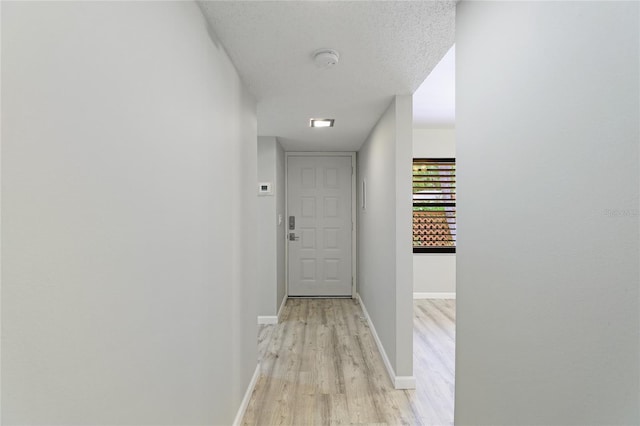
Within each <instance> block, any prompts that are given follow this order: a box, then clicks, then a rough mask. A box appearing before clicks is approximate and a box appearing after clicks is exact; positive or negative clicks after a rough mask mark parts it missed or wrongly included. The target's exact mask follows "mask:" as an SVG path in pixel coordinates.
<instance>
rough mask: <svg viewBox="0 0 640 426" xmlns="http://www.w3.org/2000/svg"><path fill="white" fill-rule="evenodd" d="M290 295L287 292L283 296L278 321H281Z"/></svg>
mask: <svg viewBox="0 0 640 426" xmlns="http://www.w3.org/2000/svg"><path fill="white" fill-rule="evenodd" d="M288 298H289V297H288V296H287V295H286V294H285V295H284V297H283V298H282V303H281V304H280V309H278V322H280V318H282V311H283V310H284V305H285V304H286V303H287V299H288Z"/></svg>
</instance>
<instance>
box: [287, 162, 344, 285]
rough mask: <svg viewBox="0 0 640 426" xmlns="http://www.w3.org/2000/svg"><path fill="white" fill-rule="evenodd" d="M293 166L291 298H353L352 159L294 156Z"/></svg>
mask: <svg viewBox="0 0 640 426" xmlns="http://www.w3.org/2000/svg"><path fill="white" fill-rule="evenodd" d="M287 167H288V170H287V179H288V182H287V204H288V205H287V211H288V214H289V215H290V216H295V227H294V229H291V226H290V227H289V230H288V236H289V238H287V241H288V244H289V262H288V265H289V270H288V279H289V296H351V276H352V271H351V269H352V264H351V256H352V254H351V244H352V240H351V206H352V203H351V200H352V198H351V197H352V193H351V173H352V172H351V156H344V157H339V156H335V157H334V156H327V157H316V156H309V157H302V156H300V157H298V156H295V157H294V156H291V157H289V158H288V162H287ZM287 223H290V222H287Z"/></svg>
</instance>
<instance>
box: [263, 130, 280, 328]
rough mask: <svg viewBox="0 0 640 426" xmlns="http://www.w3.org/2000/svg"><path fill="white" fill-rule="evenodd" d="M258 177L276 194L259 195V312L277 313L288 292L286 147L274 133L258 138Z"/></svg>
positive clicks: (273, 314) (264, 313) (266, 314)
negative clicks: (285, 237) (285, 198)
mask: <svg viewBox="0 0 640 426" xmlns="http://www.w3.org/2000/svg"><path fill="white" fill-rule="evenodd" d="M258 181H260V182H270V183H271V184H272V195H263V196H260V197H258V212H259V213H258V217H259V226H258V254H259V255H258V262H257V263H258V286H259V298H260V302H259V307H258V315H260V316H262V317H273V316H275V315H277V313H278V309H279V308H280V305H281V304H282V300H283V297H284V292H285V289H284V280H285V278H284V265H285V261H284V232H285V231H284V229H285V228H284V227H285V218H284V197H285V184H284V151H283V149H282V146H280V143H279V142H278V140H277V139H276V138H275V137H273V136H268V137H267V136H261V137H259V138H258ZM278 215H281V216H282V223H280V224H279V223H278Z"/></svg>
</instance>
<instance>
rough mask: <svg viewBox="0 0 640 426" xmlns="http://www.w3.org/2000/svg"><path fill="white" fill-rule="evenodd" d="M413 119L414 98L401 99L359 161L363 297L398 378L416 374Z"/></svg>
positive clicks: (376, 129) (378, 126) (360, 289)
mask: <svg viewBox="0 0 640 426" xmlns="http://www.w3.org/2000/svg"><path fill="white" fill-rule="evenodd" d="M411 117H412V114H411V96H396V97H395V99H394V101H393V102H392V103H391V105H390V106H389V109H387V111H386V112H385V113H384V114H383V116H382V117H381V118H380V121H379V122H378V124H376V126H375V127H374V129H373V131H372V132H371V134H370V135H369V137H368V138H367V140H366V142H365V143H364V145H363V146H362V148H361V149H360V151H358V157H357V158H358V160H357V161H358V185H357V187H358V191H359V194H358V196H359V200H360V201H359V209H358V283H357V284H358V293H359V294H360V296H361V298H362V301H363V303H364V305H365V307H366V309H367V310H368V312H369V315H370V316H371V319H372V321H373V324H374V326H375V328H376V331H377V333H378V335H379V337H380V340H381V342H382V345H383V347H384V349H385V352H386V354H387V356H388V357H389V360H390V363H391V365H392V367H393V369H394V372H395V374H396V376H413V359H412V355H413V354H412V352H413V341H412V291H413V289H412V284H413V283H412V276H411V274H412V270H411V240H412V237H411V141H412V129H411ZM363 180H364V181H366V188H367V190H366V209H364V210H363V209H362V208H361V206H362V196H363V194H362V182H363Z"/></svg>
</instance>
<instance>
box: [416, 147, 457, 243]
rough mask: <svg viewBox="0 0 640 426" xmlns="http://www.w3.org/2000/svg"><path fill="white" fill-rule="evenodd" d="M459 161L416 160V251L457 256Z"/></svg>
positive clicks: (446, 159)
mask: <svg viewBox="0 0 640 426" xmlns="http://www.w3.org/2000/svg"><path fill="white" fill-rule="evenodd" d="M455 247H456V161H455V159H454V158H437V159H433V158H414V160H413V251H414V252H417V253H420V252H426V253H437V252H448V253H455Z"/></svg>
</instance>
